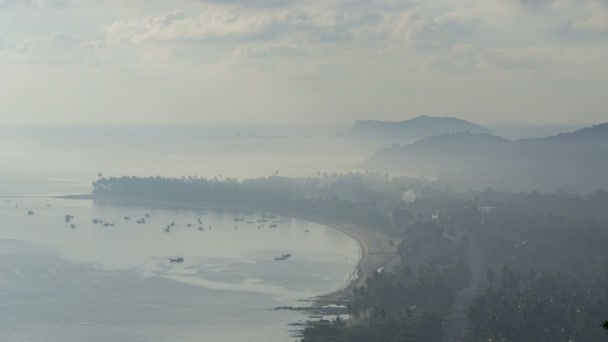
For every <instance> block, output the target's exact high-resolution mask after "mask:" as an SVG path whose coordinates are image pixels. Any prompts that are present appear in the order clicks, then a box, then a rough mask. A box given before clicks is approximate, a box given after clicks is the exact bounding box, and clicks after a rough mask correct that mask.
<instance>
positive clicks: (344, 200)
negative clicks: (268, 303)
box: [94, 174, 608, 342]
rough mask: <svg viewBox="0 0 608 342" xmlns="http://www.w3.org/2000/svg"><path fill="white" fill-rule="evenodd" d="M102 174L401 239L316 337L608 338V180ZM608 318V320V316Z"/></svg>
mask: <svg viewBox="0 0 608 342" xmlns="http://www.w3.org/2000/svg"><path fill="white" fill-rule="evenodd" d="M94 185H95V196H96V197H97V198H112V197H128V198H135V199H137V198H145V199H158V200H167V201H190V202H199V203H212V204H217V205H228V206H243V207H248V208H252V209H258V210H266V211H271V212H278V213H283V214H287V215H293V216H300V217H301V216H304V217H307V218H315V217H319V218H330V219H334V220H343V221H349V222H352V223H357V224H360V225H365V226H367V227H369V228H370V229H378V230H382V231H383V232H384V233H385V234H388V235H390V236H392V237H394V240H395V241H401V242H400V244H399V245H398V249H397V251H398V254H399V257H400V261H401V263H400V265H399V266H398V267H396V268H395V269H393V270H391V271H390V272H380V273H377V274H375V275H374V276H373V277H371V278H369V279H367V281H366V284H365V286H363V287H360V288H357V289H356V290H355V291H354V292H353V295H352V300H351V302H350V305H349V307H348V309H349V310H348V311H349V314H350V315H349V316H350V317H339V318H336V319H335V320H331V321H317V322H309V323H308V324H307V326H306V327H305V329H304V330H303V332H302V341H305V342H325V341H335V342H339V341H366V342H374V341H431V342H432V341H440V340H442V339H443V338H445V336H450V337H451V336H454V334H457V339H455V340H464V341H471V342H473V341H541V342H542V341H547V342H548V341H602V340H605V338H606V335H605V333H606V332H605V331H604V329H602V325H601V322H602V321H603V320H604V319H605V318H606V317H608V290H607V289H608V248H606V246H607V245H608V210H607V209H608V192H606V191H602V190H598V191H596V192H594V193H592V194H589V195H584V196H583V195H571V194H565V193H554V194H541V193H537V192H531V193H507V192H498V191H494V190H491V189H487V190H485V191H482V192H474V193H451V192H445V191H438V190H436V189H433V184H432V183H427V182H419V181H417V180H411V179H406V178H401V179H389V178H388V177H386V176H383V175H380V174H350V175H331V176H330V175H327V176H324V175H320V177H316V178H302V179H289V178H284V177H278V176H273V177H270V178H265V179H258V180H248V181H243V182H237V181H235V180H224V181H220V180H205V179H198V178H188V179H165V178H160V177H156V178H110V179H106V178H101V179H99V180H98V181H97V182H95V184H94ZM406 193H408V196H405V195H404V194H406ZM412 193H415V195H414V196H411V195H412ZM404 199H407V200H408V201H407V203H406V202H404ZM465 289H466V290H465ZM459 306H462V307H463V308H464V309H463V310H462V312H459V311H458V310H457V307H459ZM603 327H604V328H605V329H607V330H608V322H605V323H604V326H603Z"/></svg>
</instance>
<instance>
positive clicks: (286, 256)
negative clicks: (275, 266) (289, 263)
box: [281, 253, 291, 258]
mask: <svg viewBox="0 0 608 342" xmlns="http://www.w3.org/2000/svg"><path fill="white" fill-rule="evenodd" d="M281 256H282V257H283V258H291V253H285V254H283V255H281Z"/></svg>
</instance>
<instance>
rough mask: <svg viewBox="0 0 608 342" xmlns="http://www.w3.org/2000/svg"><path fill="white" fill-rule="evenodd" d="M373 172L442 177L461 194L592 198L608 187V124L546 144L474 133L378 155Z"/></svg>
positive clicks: (373, 159)
mask: <svg viewBox="0 0 608 342" xmlns="http://www.w3.org/2000/svg"><path fill="white" fill-rule="evenodd" d="M364 167H365V168H367V169H372V170H383V171H389V172H391V173H407V174H416V175H421V176H431V177H439V178H440V179H442V180H444V181H447V182H449V183H450V184H451V185H452V186H454V187H455V188H464V189H471V188H473V189H479V188H484V187H486V186H492V187H497V188H500V189H509V190H517V191H531V190H540V191H559V190H564V191H569V192H591V191H593V190H595V189H598V188H606V186H607V184H608V123H605V124H601V125H596V126H593V127H589V128H585V129H582V130H579V131H576V132H572V133H567V134H560V135H556V136H553V137H547V138H542V139H525V140H515V141H511V140H507V139H503V138H500V137H496V136H493V135H490V134H479V133H470V132H461V133H452V134H443V135H439V136H435V137H429V138H426V139H423V140H421V141H418V142H415V143H413V144H410V145H405V146H393V147H391V148H385V149H382V150H379V151H377V152H376V153H375V154H374V155H373V156H372V157H371V158H370V159H369V160H367V161H366V162H365V164H364Z"/></svg>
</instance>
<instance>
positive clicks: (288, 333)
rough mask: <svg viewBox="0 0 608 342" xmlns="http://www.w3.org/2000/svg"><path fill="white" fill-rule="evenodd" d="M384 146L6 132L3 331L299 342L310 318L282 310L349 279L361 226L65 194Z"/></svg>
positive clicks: (302, 170) (332, 162)
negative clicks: (111, 181)
mask: <svg viewBox="0 0 608 342" xmlns="http://www.w3.org/2000/svg"><path fill="white" fill-rule="evenodd" d="M376 144H379V142H376ZM374 148H375V147H374V146H371V145H369V144H366V143H358V142H354V141H347V140H341V139H338V138H336V137H335V130H334V128H327V127H307V128H306V129H301V128H297V129H296V128H293V127H283V126H256V127H248V126H225V127H224V126H218V127H205V126H167V127H160V126H54V127H53V126H51V127H42V126H40V127H37V126H28V127H18V126H13V127H1V128H0V341H41V342H64V341H104V342H105V341H125V342H126V341H129V342H133V341H217V342H224V341H225V342H228V341H267V342H274V341H277V342H278V341H294V340H295V339H296V338H297V337H296V336H297V334H298V330H299V329H300V328H301V326H299V324H302V323H304V322H305V321H306V320H308V319H311V317H309V314H307V313H305V312H302V311H290V310H276V308H277V307H286V306H293V307H302V306H306V305H309V304H310V300H311V299H312V298H314V297H315V296H319V295H323V294H327V293H331V292H334V291H336V290H339V289H341V288H343V287H344V286H346V285H347V284H348V283H349V282H350V281H351V280H352V279H353V278H354V277H355V276H356V274H355V272H356V271H355V270H356V264H357V262H358V259H359V257H360V255H359V254H360V251H359V246H358V244H357V242H356V241H355V240H354V239H352V238H351V237H349V236H347V235H345V234H342V233H340V232H339V231H336V230H334V229H332V228H328V227H325V226H322V225H319V224H315V223H312V222H307V221H302V220H296V219H292V218H289V217H280V216H277V217H271V215H272V213H260V212H244V211H241V212H237V211H231V210H229V209H223V208H219V209H218V208H215V209H212V208H180V207H158V206H156V207H154V206H145V205H135V204H131V205H126V204H116V203H115V204H111V203H100V202H96V201H93V200H68V199H60V198H56V197H55V196H61V195H70V194H88V193H91V190H92V185H91V184H92V182H93V181H94V180H95V179H96V178H97V177H98V174H99V173H102V175H104V176H122V175H130V176H156V175H160V176H164V177H182V176H189V175H192V176H194V175H196V176H200V177H207V178H213V177H221V178H227V177H231V178H238V179H244V178H251V177H267V176H271V175H273V174H279V175H286V176H298V177H300V176H314V175H316V174H317V173H319V172H329V173H331V172H348V171H351V170H357V164H359V163H360V162H362V161H363V160H364V159H365V158H366V155H367V154H370V153H371V152H373V149H374ZM66 215H70V219H69V222H68V221H66ZM147 215H148V216H149V217H148V216H147ZM71 216H73V217H74V218H73V219H71ZM95 219H97V220H101V221H103V223H94V222H93V220H95ZM141 219H145V223H137V221H140V220H141ZM235 220H238V221H235ZM258 221H260V222H258ZM262 221H267V222H262ZM273 221H274V223H273ZM140 222H141V221H140ZM271 224H272V225H276V227H270V225H271ZM167 226H169V229H167ZM166 230H168V231H166ZM283 254H291V256H290V257H288V258H287V259H286V260H275V258H277V257H281V256H282V255H283ZM176 257H183V258H184V261H183V262H171V258H176Z"/></svg>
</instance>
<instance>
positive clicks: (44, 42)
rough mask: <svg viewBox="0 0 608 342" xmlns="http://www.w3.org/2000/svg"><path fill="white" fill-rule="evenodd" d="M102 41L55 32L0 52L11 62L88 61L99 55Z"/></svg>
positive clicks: (60, 62) (53, 62) (56, 62)
mask: <svg viewBox="0 0 608 342" xmlns="http://www.w3.org/2000/svg"><path fill="white" fill-rule="evenodd" d="M102 45H103V42H101V41H87V40H85V39H82V38H81V37H79V36H76V35H72V34H68V33H62V32H55V33H51V34H48V35H44V36H40V37H35V38H30V39H27V40H25V41H23V42H22V43H21V44H19V45H18V46H17V47H15V48H13V49H9V50H5V51H4V52H3V53H2V55H1V56H2V58H3V59H4V60H8V61H11V62H13V63H32V64H77V63H84V62H90V61H92V60H93V59H96V58H97V57H98V56H99V51H101V50H102Z"/></svg>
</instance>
